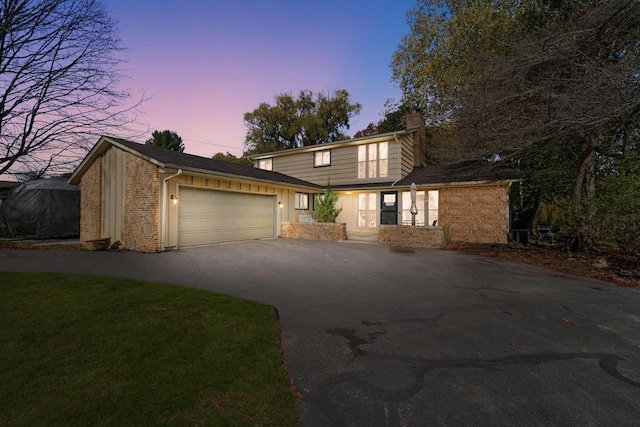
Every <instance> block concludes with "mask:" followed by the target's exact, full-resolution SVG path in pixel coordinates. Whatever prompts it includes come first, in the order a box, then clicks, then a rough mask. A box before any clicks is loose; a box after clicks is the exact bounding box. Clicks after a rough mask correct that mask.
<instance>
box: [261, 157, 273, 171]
mask: <svg viewBox="0 0 640 427" xmlns="http://www.w3.org/2000/svg"><path fill="white" fill-rule="evenodd" d="M258 169H264V170H267V171H271V170H273V159H259V160H258Z"/></svg>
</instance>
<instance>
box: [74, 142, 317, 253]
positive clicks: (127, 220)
mask: <svg viewBox="0 0 640 427" xmlns="http://www.w3.org/2000/svg"><path fill="white" fill-rule="evenodd" d="M69 182H70V183H72V184H80V191H81V200H80V204H81V213H80V239H81V240H83V241H87V240H94V239H107V238H108V239H111V242H112V243H114V242H116V241H117V242H119V244H118V245H117V246H118V248H120V249H122V248H126V249H129V250H133V251H140V252H158V251H164V250H174V249H179V248H182V247H189V246H200V245H209V244H215V243H222V242H234V241H240V240H254V239H263V238H273V237H277V236H278V235H280V233H281V229H282V228H281V224H282V223H283V222H290V221H294V220H295V218H297V215H298V211H297V210H296V209H295V195H296V194H298V193H304V194H313V193H319V192H321V191H322V187H321V186H319V185H316V184H312V183H310V182H307V181H303V180H300V179H298V178H293V177H290V176H287V175H283V174H281V173H278V172H273V171H267V170H263V169H258V168H254V167H252V166H247V165H240V164H236V163H228V162H224V161H220V160H215V159H209V158H206V157H200V156H194V155H191V154H185V153H180V152H177V151H171V150H167V149H165V148H161V147H156V146H153V145H146V144H137V143H135V142H131V141H127V140H124V139H120V138H113V137H109V136H103V137H101V138H100V140H99V141H98V143H97V144H96V145H95V146H94V147H93V148H92V149H91V151H90V152H89V154H88V155H87V157H85V159H84V160H83V161H82V163H81V164H80V166H78V168H77V169H76V170H75V172H74V173H73V175H72V176H71V177H70V178H69Z"/></svg>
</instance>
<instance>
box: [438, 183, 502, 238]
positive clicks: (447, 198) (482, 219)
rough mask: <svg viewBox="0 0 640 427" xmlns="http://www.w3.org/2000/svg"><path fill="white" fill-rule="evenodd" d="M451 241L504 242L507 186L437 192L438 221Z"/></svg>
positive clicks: (448, 189) (476, 187) (450, 189)
mask: <svg viewBox="0 0 640 427" xmlns="http://www.w3.org/2000/svg"><path fill="white" fill-rule="evenodd" d="M438 224H440V225H442V226H444V227H446V228H447V229H448V231H449V233H450V235H449V236H448V239H449V240H450V241H452V242H470V243H507V234H508V232H509V186H508V185H488V186H475V187H461V188H442V189H440V219H439V221H438Z"/></svg>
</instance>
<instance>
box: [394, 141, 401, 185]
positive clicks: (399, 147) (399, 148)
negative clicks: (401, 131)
mask: <svg viewBox="0 0 640 427" xmlns="http://www.w3.org/2000/svg"><path fill="white" fill-rule="evenodd" d="M393 137H394V138H395V139H396V144H398V179H396V180H395V181H394V182H393V184H391V186H392V187H393V186H394V185H396V183H397V182H398V181H400V180H401V179H402V171H401V170H400V157H402V147H401V146H400V141H398V134H397V133H394V134H393Z"/></svg>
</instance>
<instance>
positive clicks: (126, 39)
mask: <svg viewBox="0 0 640 427" xmlns="http://www.w3.org/2000/svg"><path fill="white" fill-rule="evenodd" d="M105 3H106V5H107V7H108V8H109V9H110V12H111V15H112V16H113V17H114V18H115V19H116V20H117V21H118V22H119V27H120V31H119V35H120V37H121V39H122V43H123V45H124V46H125V47H126V48H127V53H126V54H127V59H128V64H127V73H128V74H129V76H130V77H131V78H132V80H131V81H128V82H126V87H128V88H131V90H132V92H133V93H134V94H135V93H136V92H137V93H138V94H139V93H140V92H141V91H143V90H144V92H145V93H146V95H147V96H149V97H151V100H149V101H147V102H146V103H145V104H144V106H143V108H142V114H140V116H139V121H140V122H141V124H142V125H143V126H144V127H145V128H146V126H148V127H149V129H150V131H149V135H148V136H150V132H151V131H153V130H156V129H157V130H165V129H169V130H173V131H176V132H177V133H178V134H179V135H180V136H181V137H182V138H183V141H184V144H185V147H186V149H185V152H187V153H191V154H197V155H201V156H207V157H210V156H212V155H213V154H215V153H217V152H227V151H228V152H230V153H232V154H234V155H236V156H239V155H241V154H242V151H243V148H244V137H245V133H246V128H245V127H244V121H243V115H244V113H246V112H249V111H252V110H254V109H255V108H256V107H257V106H258V105H259V104H260V103H261V102H267V103H269V104H273V102H274V97H275V96H276V95H278V94H280V93H283V92H290V93H292V94H293V95H295V96H297V94H298V93H299V91H300V90H302V89H309V90H311V91H313V92H314V93H316V92H319V91H323V92H325V93H326V92H328V91H332V90H335V89H346V90H348V91H349V93H350V94H351V100H352V102H359V103H361V104H362V106H363V108H362V111H361V113H360V114H359V115H358V116H356V117H354V118H353V119H352V120H351V129H350V130H349V132H348V133H349V134H350V135H353V134H354V133H355V132H357V131H358V130H361V129H364V128H365V127H366V126H367V125H368V124H369V123H370V122H374V121H377V120H379V119H380V112H381V111H382V109H383V107H384V102H385V100H387V99H388V98H394V99H398V98H399V97H400V91H399V89H398V88H397V87H396V86H395V85H394V84H393V83H391V70H390V68H389V63H390V61H391V55H392V54H393V52H394V51H395V49H396V47H397V45H398V44H399V43H400V41H401V39H402V37H403V36H404V35H405V34H407V33H408V31H409V29H408V26H407V22H406V14H407V12H408V11H409V10H410V9H411V8H413V7H414V5H415V0H324V1H305V0H297V1H287V0H275V1H274V0H271V1H257V0H236V1H225V2H222V1H210V0H209V1H207V0H164V1H163V0H153V1H151V0H143V1H124V0H106V1H105ZM116 136H118V135H116ZM138 142H143V138H142V139H140V140H139V141H138Z"/></svg>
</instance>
